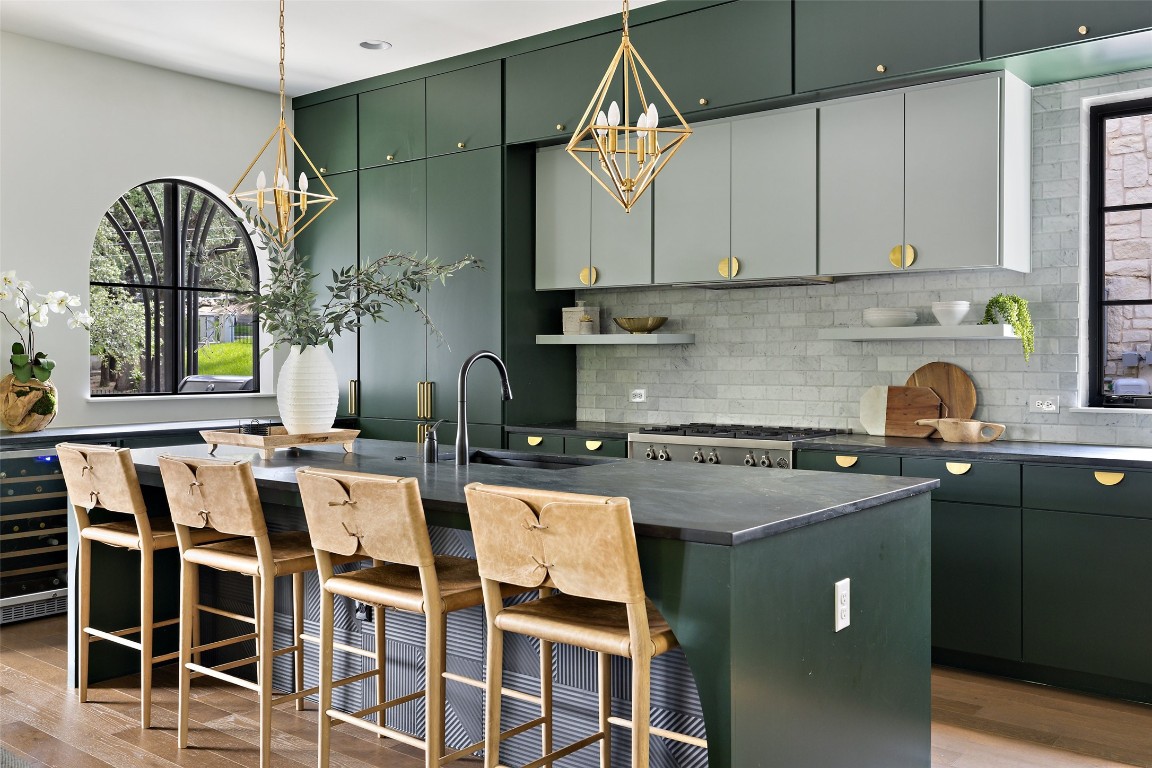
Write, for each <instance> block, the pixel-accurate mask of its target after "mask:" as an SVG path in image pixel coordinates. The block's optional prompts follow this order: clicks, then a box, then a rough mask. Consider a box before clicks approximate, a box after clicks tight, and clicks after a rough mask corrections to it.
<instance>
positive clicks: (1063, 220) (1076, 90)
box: [577, 70, 1152, 446]
mask: <svg viewBox="0 0 1152 768" xmlns="http://www.w3.org/2000/svg"><path fill="white" fill-rule="evenodd" d="M1150 87H1152V70H1142V71H1138V72H1130V73H1125V74H1119V75H1109V76H1107V77H1098V78H1091V79H1086V80H1077V81H1071V82H1068V83H1060V84H1057V85H1050V86H1044V87H1041V88H1036V89H1034V90H1033V92H1032V272H1031V273H1030V274H1020V273H1017V272H1009V271H1006V270H1001V269H988V270H967V271H956V272H941V273H918V274H907V275H883V276H877V277H867V278H857V279H846V280H840V281H837V282H836V283H835V284H833V285H830V286H808V287H770V288H750V289H741V290H727V291H716V290H705V289H702V288H675V289H668V288H660V289H644V290H600V291H585V292H584V293H583V294H578V297H579V298H583V299H585V300H586V301H587V302H588V304H589V305H599V306H600V307H602V318H601V327H602V328H603V327H611V322H612V321H611V317H612V316H613V315H667V316H669V318H670V319H669V321H668V323H667V324H666V325H665V326H664V329H663V330H664V331H684V332H692V333H695V334H696V343H695V344H693V345H690V346H688V345H686V346H670V347H664V346H655V347H651V346H648V347H644V346H629V345H625V346H585V347H579V348H578V349H579V353H578V360H579V362H578V374H577V375H578V378H577V418H579V419H586V420H590V421H615V422H652V423H670V422H686V421H718V422H726V423H741V422H744V423H750V424H784V423H788V424H796V425H801V426H823V427H837V428H851V429H853V430H855V431H857V432H863V428H862V426H861V424H860V421H859V418H858V416H859V412H860V397H861V395H862V394H863V393H864V391H865V390H866V389H867V388H868V387H869V386H871V385H874V384H883V385H892V384H904V383H905V380H906V379H907V377H908V374H910V373H911V372H912V371H914V370H916V368H918V367H920V366H921V365H923V364H924V363H928V362H931V361H933V360H943V361H946V362H950V363H955V364H956V365H959V366H960V367H962V368H964V369H965V370H966V371H968V372H969V374H970V375H971V376H972V378H973V380H974V381H975V383H976V388H977V395H978V398H979V403H980V404H979V406H978V408H977V410H976V414H975V416H976V418H978V419H983V420H985V421H994V422H999V423H1002V424H1006V425H1007V426H1008V430H1007V431H1006V432H1005V436H1004V437H1005V439H1009V440H1043V441H1052V442H1080V443H1099V444H1105V445H1139V446H1152V413H1149V412H1148V411H1135V412H1134V411H1121V410H1112V411H1109V412H1106V413H1099V412H1086V411H1078V412H1077V411H1073V410H1070V406H1074V405H1078V404H1079V403H1080V402H1081V394H1082V377H1083V372H1084V370H1085V368H1086V367H1087V363H1086V360H1087V358H1086V357H1085V355H1086V351H1085V349H1086V344H1085V342H1084V335H1085V331H1084V313H1083V305H1082V296H1081V287H1082V285H1083V284H1084V281H1085V278H1084V274H1085V266H1084V265H1085V261H1086V250H1085V248H1086V243H1085V240H1086V238H1085V237H1084V235H1083V232H1084V230H1085V226H1086V224H1085V221H1084V219H1083V210H1084V203H1083V199H1082V195H1083V194H1084V193H1083V191H1082V169H1083V163H1082V159H1081V152H1082V149H1083V140H1082V135H1081V133H1082V126H1081V112H1082V101H1083V100H1084V99H1092V98H1097V97H1100V96H1102V95H1105V94H1117V93H1125V92H1132V91H1136V90H1138V89H1146V88H1150ZM1145 95H1147V94H1146V93H1145ZM1146 151H1147V152H1148V157H1149V158H1150V159H1152V146H1149V147H1146ZM673 162H675V160H673ZM1000 291H1005V292H1008V293H1017V294H1019V295H1021V296H1023V297H1024V298H1025V299H1027V300H1028V302H1029V309H1030V311H1031V314H1032V319H1033V321H1034V322H1035V325H1036V352H1035V354H1033V355H1032V358H1031V361H1030V362H1028V363H1025V362H1024V357H1023V355H1022V353H1021V350H1020V344H1019V342H1017V341H1011V340H1007V341H902V342H864V343H862V342H854V341H820V340H818V339H817V338H816V337H817V331H818V329H820V328H828V327H832V326H846V325H854V326H859V325H862V318H861V311H862V310H863V309H864V308H865V307H875V306H897V307H913V308H915V309H917V310H918V311H919V312H920V314H921V318H920V322H922V323H932V322H934V321H933V319H932V316H931V311H930V308H931V305H932V302H933V301H937V300H950V299H967V300H969V301H971V302H972V311H971V314H970V315H969V318H968V322H974V321H975V320H977V319H979V318H978V315H979V314H982V312H983V307H984V304H985V302H987V300H988V299H989V297H991V296H992V295H994V294H996V293H999V292H1000ZM633 387H644V388H646V389H647V390H648V401H647V402H645V403H630V402H628V392H629V390H630V389H632V388H633ZM1030 394H1052V395H1059V396H1060V405H1061V411H1060V413H1058V414H1037V413H1029V412H1028V410H1027V407H1026V405H1025V401H1026V399H1027V397H1028V396H1029V395H1030Z"/></svg>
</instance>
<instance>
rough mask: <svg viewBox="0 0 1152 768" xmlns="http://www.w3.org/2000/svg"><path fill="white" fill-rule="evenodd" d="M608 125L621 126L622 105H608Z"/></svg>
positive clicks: (613, 103) (614, 103)
mask: <svg viewBox="0 0 1152 768" xmlns="http://www.w3.org/2000/svg"><path fill="white" fill-rule="evenodd" d="M608 125H611V126H617V125H620V105H619V104H617V103H616V102H612V103H611V104H609V105H608Z"/></svg>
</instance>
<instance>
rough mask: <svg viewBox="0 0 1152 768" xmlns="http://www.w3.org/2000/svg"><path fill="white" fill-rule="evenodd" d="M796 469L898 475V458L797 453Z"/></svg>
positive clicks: (861, 454)
mask: <svg viewBox="0 0 1152 768" xmlns="http://www.w3.org/2000/svg"><path fill="white" fill-rule="evenodd" d="M796 469H815V470H819V471H822V472H854V473H856V474H858V475H899V474H900V457H899V456H885V455H883V454H875V453H831V452H827V451H799V452H798V453H797V454H796Z"/></svg>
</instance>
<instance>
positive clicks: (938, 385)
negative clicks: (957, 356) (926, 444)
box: [904, 362, 976, 437]
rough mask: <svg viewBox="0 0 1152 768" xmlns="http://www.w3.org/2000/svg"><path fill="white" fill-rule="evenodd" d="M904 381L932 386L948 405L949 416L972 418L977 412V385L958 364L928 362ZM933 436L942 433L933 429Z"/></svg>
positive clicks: (910, 384) (915, 384)
mask: <svg viewBox="0 0 1152 768" xmlns="http://www.w3.org/2000/svg"><path fill="white" fill-rule="evenodd" d="M904 383H905V384H906V385H908V386H909V387H930V388H931V389H932V390H933V391H934V392H936V394H938V395H940V399H941V400H943V401H944V405H946V406H947V407H948V416H950V417H952V418H954V419H970V418H972V414H974V413H975V412H976V385H975V384H974V383H973V382H972V378H971V377H970V376H969V375H968V374H967V373H966V372H965V371H964V369H963V368H961V367H960V366H958V365H953V364H952V363H940V362H936V363H928V364H927V365H922V366H920V367H919V368H917V369H916V370H915V371H913V372H912V375H911V376H909V377H908V381H906V382H904ZM932 437H940V433H939V432H937V431H935V430H933V431H932Z"/></svg>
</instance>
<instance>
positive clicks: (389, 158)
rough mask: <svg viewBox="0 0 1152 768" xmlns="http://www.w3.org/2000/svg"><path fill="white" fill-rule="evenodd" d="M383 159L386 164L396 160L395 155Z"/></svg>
mask: <svg viewBox="0 0 1152 768" xmlns="http://www.w3.org/2000/svg"><path fill="white" fill-rule="evenodd" d="M384 159H385V160H387V161H388V162H392V161H393V160H395V159H396V155H388V156H386V157H385V158H384Z"/></svg>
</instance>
